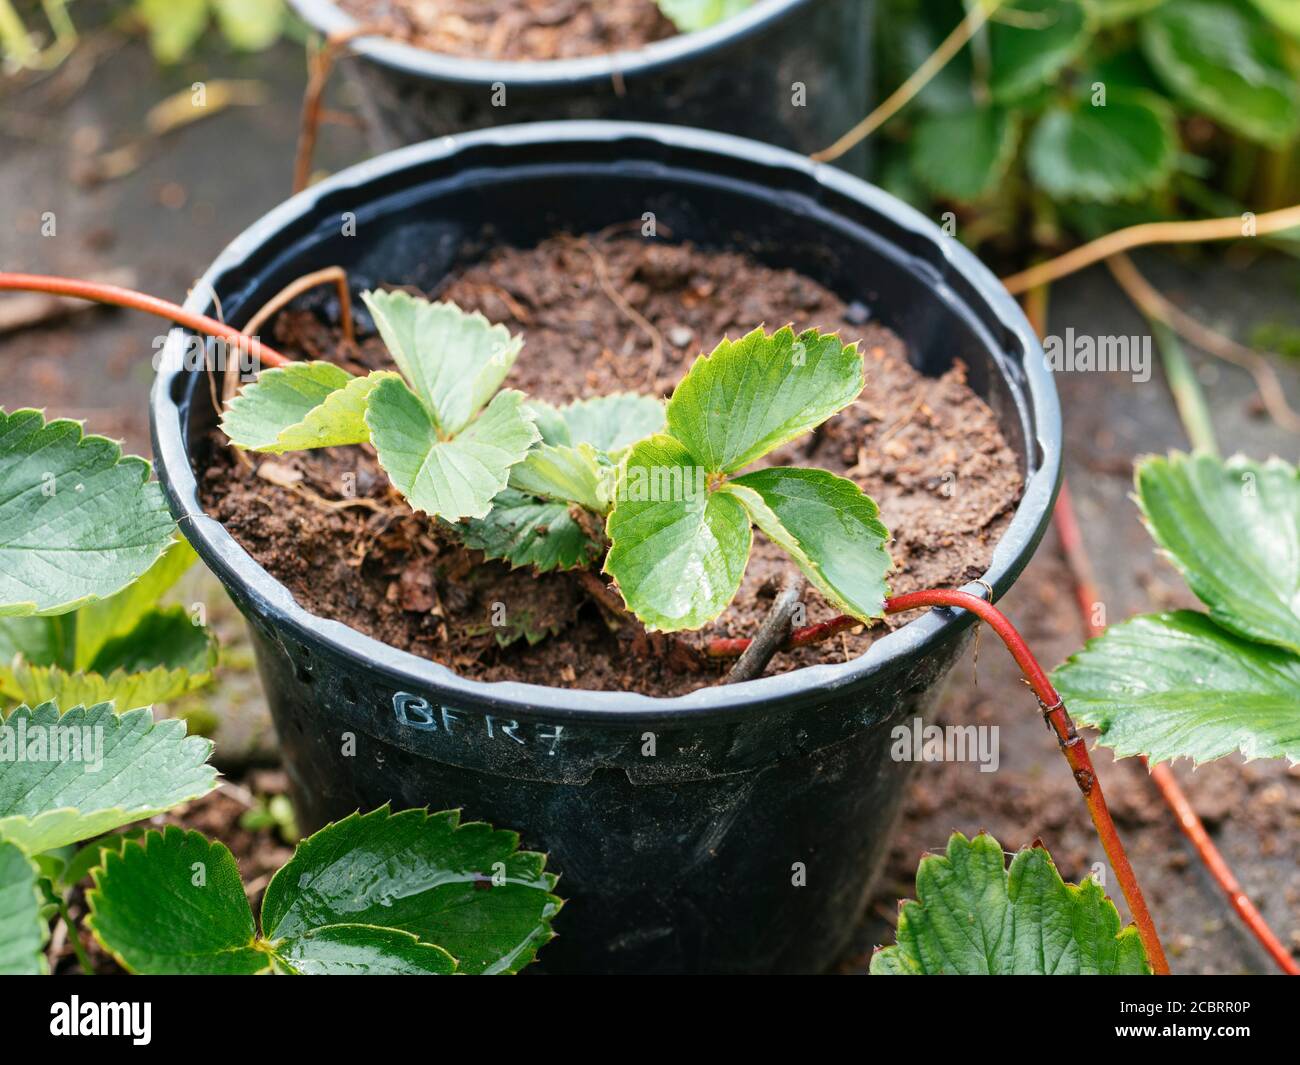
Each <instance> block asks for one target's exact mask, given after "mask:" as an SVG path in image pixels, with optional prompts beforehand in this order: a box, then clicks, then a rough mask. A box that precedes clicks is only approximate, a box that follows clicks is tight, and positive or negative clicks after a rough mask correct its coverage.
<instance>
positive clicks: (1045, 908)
mask: <svg viewBox="0 0 1300 1065" xmlns="http://www.w3.org/2000/svg"><path fill="white" fill-rule="evenodd" d="M916 895H917V898H916V901H908V902H904V903H902V904H901V905H900V906H899V910H898V932H897V943H896V945H894V946H891V947H885V948H883V949H881V948H877V949H876V952H875V953H874V954H873V955H872V958H871V973H872V975H873V976H878V975H879V976H945V975H946V976H1012V975H1015V976H1145V975H1148V974H1149V973H1150V972H1151V967H1150V965H1149V963H1148V961H1147V955H1146V950H1145V948H1144V947H1143V946H1142V940H1141V938H1140V937H1139V936H1138V934H1137V931H1136V930H1135V929H1133V928H1132V927H1129V928H1125V929H1123V930H1121V929H1120V918H1119V912H1118V911H1117V910H1116V909H1115V904H1114V903H1113V902H1111V901H1110V899H1108V898H1107V897H1106V893H1105V892H1104V891H1102V889H1101V887H1100V886H1099V885H1098V884H1097V882H1096V881H1095V880H1093V879H1091V878H1089V879H1087V880H1085V881H1084V882H1083V883H1082V884H1079V885H1077V886H1076V885H1073V884H1067V883H1065V881H1064V880H1062V879H1061V874H1060V873H1058V872H1057V871H1056V866H1055V864H1053V862H1052V857H1051V855H1050V854H1048V853H1047V851H1046V850H1045V849H1044V848H1043V847H1042V846H1041V845H1040V844H1035V845H1034V846H1032V847H1025V848H1024V849H1022V850H1020V851H1019V852H1017V853H1016V856H1015V857H1014V858H1012V859H1011V868H1010V869H1007V868H1006V867H1005V866H1004V858H1003V854H1002V845H1001V844H1000V843H998V841H997V840H996V839H994V838H993V837H992V836H990V835H987V834H985V833H980V834H979V835H978V836H976V837H975V838H974V839H967V838H966V837H965V836H963V835H962V834H961V833H960V832H957V833H954V834H953V836H952V838H951V839H950V840H948V849H947V852H946V853H945V854H943V855H937V854H930V855H926V857H924V858H922V859H921V864H920V865H919V866H918V868H917V870H916Z"/></svg>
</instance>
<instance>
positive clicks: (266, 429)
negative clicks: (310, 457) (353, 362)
mask: <svg viewBox="0 0 1300 1065" xmlns="http://www.w3.org/2000/svg"><path fill="white" fill-rule="evenodd" d="M390 377H391V378H393V379H395V380H396V379H398V376H397V374H395V373H392V372H389V371H379V372H376V373H372V374H367V375H366V376H365V377H353V376H352V375H351V374H350V373H348V372H347V371H346V370H344V369H341V368H340V367H338V366H335V365H334V364H333V363H332V362H294V363H290V364H289V365H288V366H277V367H273V368H272V369H269V370H263V371H262V373H261V374H260V375H259V376H258V378H257V380H256V381H253V382H252V383H251V384H248V385H245V386H244V388H243V390H242V391H241V392H240V393H239V395H237V396H235V398H234V399H232V400H231V401H230V403H229V404H228V405H227V406H226V412H225V414H224V415H223V416H222V419H221V431H222V432H223V433H225V434H226V436H228V437H230V441H231V443H233V444H234V445H236V446H237V447H242V448H244V449H245V450H247V451H269V452H272V453H274V454H283V453H284V452H286V451H305V450H307V449H309V448H317V447H338V446H341V445H344V444H364V443H366V442H367V441H369V439H370V431H369V429H368V428H367V426H366V420H365V414H366V400H367V399H368V397H369V396H370V393H371V392H372V391H373V390H374V388H375V386H376V385H377V384H379V382H380V381H382V380H384V379H385V378H390Z"/></svg>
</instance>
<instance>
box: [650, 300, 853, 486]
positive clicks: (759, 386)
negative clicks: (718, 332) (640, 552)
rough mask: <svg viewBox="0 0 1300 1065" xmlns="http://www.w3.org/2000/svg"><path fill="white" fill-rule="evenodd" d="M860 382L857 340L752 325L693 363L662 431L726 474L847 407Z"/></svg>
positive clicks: (696, 462) (710, 468)
mask: <svg viewBox="0 0 1300 1065" xmlns="http://www.w3.org/2000/svg"><path fill="white" fill-rule="evenodd" d="M862 385H863V365H862V356H861V354H859V352H858V349H857V345H856V344H849V345H845V344H844V343H842V342H841V341H840V339H839V337H838V336H835V335H825V334H822V333H819V332H817V330H815V329H810V330H808V331H807V332H804V333H801V334H800V335H799V336H798V337H796V336H795V334H794V331H793V330H792V329H791V328H790V327H789V326H786V327H785V328H784V329H781V330H779V331H777V332H776V333H773V334H771V335H770V336H769V335H767V334H765V333H764V332H763V330H762V329H761V328H760V329H755V330H754V331H753V332H752V333H750V334H748V335H747V336H745V337H743V338H741V339H740V340H734V341H733V340H723V341H722V343H720V344H719V345H718V346H717V347H716V348H714V349H713V353H712V354H711V355H701V356H700V357H699V358H698V359H696V360H695V363H694V365H692V366H691V369H690V371H689V372H688V373H687V374H686V376H685V377H683V378H682V379H681V381H679V382H678V384H677V388H676V389H675V390H674V391H673V395H672V398H671V399H670V400H669V401H668V412H667V432H668V433H669V434H671V435H672V436H675V437H676V438H677V439H678V440H679V441H681V443H682V444H683V445H685V447H686V448H687V449H688V450H689V451H690V452H691V453H692V455H693V456H694V459H693V461H692V462H691V465H693V466H695V465H702V466H703V467H704V468H705V469H706V470H708V471H709V472H717V471H721V472H726V473H732V472H735V471H736V470H739V469H741V468H742V467H744V466H747V465H748V464H749V463H751V462H753V461H754V460H755V459H758V458H761V457H762V456H763V455H766V454H767V453H768V452H770V451H773V450H775V449H776V448H778V447H780V446H781V445H782V444H784V443H785V442H786V441H788V440H792V439H794V438H795V437H797V436H800V435H802V434H803V433H806V432H808V431H809V430H810V429H813V428H815V427H816V426H818V425H820V424H821V423H822V422H824V421H825V420H826V419H827V418H829V417H830V416H831V415H832V414H834V413H836V412H837V411H839V410H842V409H843V408H844V407H847V406H848V405H849V404H850V403H852V402H853V401H854V400H855V399H856V398H857V397H858V393H860V392H861V391H862Z"/></svg>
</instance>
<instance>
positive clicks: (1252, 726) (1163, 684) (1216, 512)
mask: <svg viewBox="0 0 1300 1065" xmlns="http://www.w3.org/2000/svg"><path fill="white" fill-rule="evenodd" d="M1136 485H1137V501H1138V505H1139V506H1140V507H1141V510H1142V516H1143V519H1144V521H1145V522H1146V525H1147V528H1148V529H1149V530H1150V532H1151V535H1152V537H1153V538H1154V539H1155V541H1156V543H1157V544H1158V545H1159V546H1160V548H1161V549H1162V552H1163V553H1164V555H1165V557H1166V558H1168V559H1169V560H1170V561H1171V562H1172V563H1173V564H1174V566H1175V567H1177V569H1178V570H1179V572H1180V573H1182V575H1183V577H1184V579H1185V580H1186V581H1187V584H1188V587H1190V588H1191V590H1192V591H1193V592H1194V593H1195V594H1196V596H1197V597H1198V598H1199V599H1200V600H1201V602H1203V603H1204V604H1205V605H1206V607H1207V608H1208V613H1202V612H1199V611H1194V610H1177V611H1172V612H1168V613H1163V614H1148V615H1143V616H1141V617H1135V618H1131V619H1129V620H1128V621H1125V622H1122V623H1120V624H1118V625H1113V626H1111V627H1110V628H1109V629H1108V630H1107V631H1106V632H1105V633H1104V634H1103V635H1101V636H1099V637H1097V638H1096V639H1094V640H1092V641H1090V642H1089V643H1088V645H1087V647H1085V648H1084V649H1083V650H1082V651H1080V652H1079V653H1078V654H1076V655H1075V656H1074V657H1072V658H1071V659H1070V660H1069V661H1068V662H1066V663H1065V664H1064V665H1062V666H1060V667H1059V668H1058V669H1057V670H1056V672H1055V674H1053V680H1054V682H1055V683H1056V685H1057V687H1058V688H1059V689H1060V691H1061V693H1062V694H1063V695H1065V697H1066V698H1067V699H1069V701H1070V705H1071V706H1073V707H1074V709H1075V711H1076V713H1077V714H1078V716H1079V717H1080V718H1081V719H1082V720H1083V721H1085V722H1087V723H1088V724H1090V725H1094V726H1095V727H1096V728H1097V729H1098V730H1099V731H1100V742H1101V743H1103V744H1105V745H1106V746H1108V747H1112V748H1114V749H1115V751H1116V753H1117V754H1119V755H1121V756H1124V755H1136V754H1141V755H1145V756H1146V757H1147V758H1148V759H1150V760H1151V761H1152V762H1160V761H1164V760H1167V759H1172V758H1191V759H1192V760H1193V761H1195V762H1204V761H1208V760H1210V759H1214V758H1222V757H1223V756H1225V755H1228V754H1232V753H1233V752H1240V753H1241V754H1242V755H1244V756H1245V757H1246V758H1247V759H1251V758H1286V759H1288V760H1289V761H1290V762H1292V763H1295V762H1300V471H1297V469H1296V467H1294V466H1292V465H1290V464H1289V463H1286V462H1283V461H1282V460H1280V459H1270V460H1269V461H1268V462H1263V463H1259V462H1252V461H1250V460H1249V459H1245V458H1241V457H1237V458H1233V459H1229V460H1228V461H1226V462H1225V461H1222V460H1220V459H1217V458H1214V457H1212V456H1210V455H1206V454H1199V453H1198V454H1194V455H1184V454H1178V453H1175V454H1171V455H1170V456H1168V457H1167V458H1160V457H1152V458H1148V459H1146V460H1145V461H1143V462H1142V463H1140V464H1139V465H1138V468H1137V474H1136Z"/></svg>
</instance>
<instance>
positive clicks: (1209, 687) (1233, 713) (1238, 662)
mask: <svg viewBox="0 0 1300 1065" xmlns="http://www.w3.org/2000/svg"><path fill="white" fill-rule="evenodd" d="M1052 683H1053V684H1055V685H1056V688H1057V690H1058V691H1059V692H1060V693H1061V695H1062V697H1063V698H1064V699H1065V703H1066V705H1067V706H1068V707H1069V708H1070V713H1071V714H1073V715H1074V717H1075V718H1076V719H1077V720H1079V721H1081V722H1083V723H1084V724H1087V725H1092V726H1094V727H1096V728H1097V729H1099V730H1100V731H1101V738H1100V740H1099V742H1100V743H1102V744H1104V745H1105V746H1107V747H1111V748H1113V749H1114V751H1115V753H1116V754H1118V755H1120V756H1121V757H1125V756H1128V755H1135V754H1142V755H1146V756H1147V758H1148V759H1149V760H1150V761H1152V762H1161V761H1165V760H1167V759H1171V758H1184V757H1185V758H1191V759H1193V760H1195V761H1197V762H1205V761H1209V760H1210V759H1212V758H1221V757H1223V756H1224V755H1227V754H1232V753H1233V752H1234V751H1240V752H1241V753H1242V754H1243V755H1245V757H1246V758H1248V759H1249V758H1281V757H1285V758H1288V759H1290V760H1291V761H1292V762H1297V761H1300V655H1296V654H1293V653H1291V652H1289V651H1284V650H1282V649H1280V648H1276V647H1270V646H1269V645H1267V644H1262V643H1252V642H1250V641H1248V640H1244V639H1242V638H1241V637H1239V636H1236V635H1234V634H1233V633H1231V632H1229V631H1228V630H1227V629H1224V628H1222V627H1220V626H1219V625H1216V624H1215V623H1214V622H1213V621H1212V620H1211V619H1210V618H1208V617H1206V616H1205V615H1204V614H1200V613H1197V612H1195V611H1191V610H1180V611H1175V612H1174V613H1169V614H1152V615H1148V616H1144V617H1136V618H1131V619H1130V620H1128V621H1125V622H1122V623H1121V624H1119V625H1112V626H1111V627H1110V628H1109V629H1107V630H1106V632H1105V633H1103V634H1102V635H1101V636H1099V637H1097V638H1096V639H1094V640H1091V641H1089V643H1088V645H1087V646H1086V647H1085V648H1084V649H1083V650H1082V651H1080V652H1078V653H1077V654H1075V655H1074V656H1072V657H1071V658H1070V659H1069V660H1067V661H1066V662H1065V663H1064V664H1063V665H1061V666H1059V667H1057V669H1056V671H1055V672H1054V673H1053V674H1052Z"/></svg>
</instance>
